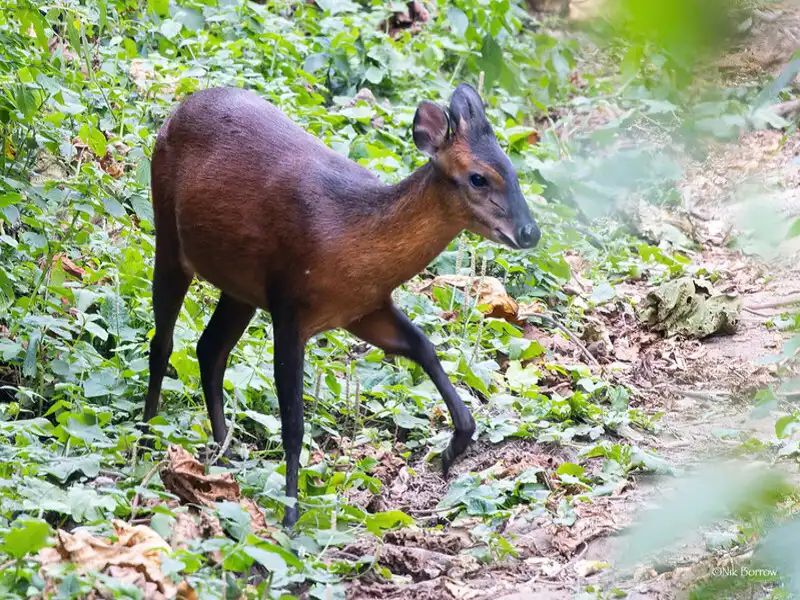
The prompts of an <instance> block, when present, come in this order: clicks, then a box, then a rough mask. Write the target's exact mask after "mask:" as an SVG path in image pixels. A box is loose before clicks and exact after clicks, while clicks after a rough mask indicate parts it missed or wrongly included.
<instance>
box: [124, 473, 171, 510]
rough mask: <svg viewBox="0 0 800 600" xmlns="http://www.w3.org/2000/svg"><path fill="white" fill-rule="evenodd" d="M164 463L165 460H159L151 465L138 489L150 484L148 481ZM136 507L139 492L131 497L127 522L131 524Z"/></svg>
mask: <svg viewBox="0 0 800 600" xmlns="http://www.w3.org/2000/svg"><path fill="white" fill-rule="evenodd" d="M165 462H166V461H165V460H160V461H158V462H157V463H156V464H155V465H153V468H152V469H150V470H149V471H148V472H147V475H145V476H144V479H142V483H140V484H139V487H141V488H146V487H147V484H148V483H150V480H151V479H152V478H153V476H154V475H155V474H156V471H158V470H159V469H160V468H161V466H162V465H163V464H164V463H165ZM138 506H139V492H136V494H135V495H134V496H133V500H131V516H130V518H129V519H128V522H131V521H133V520H134V519H135V518H136V509H137V508H138Z"/></svg>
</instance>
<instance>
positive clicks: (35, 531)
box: [0, 516, 52, 560]
mask: <svg viewBox="0 0 800 600" xmlns="http://www.w3.org/2000/svg"><path fill="white" fill-rule="evenodd" d="M51 533H52V530H51V529H50V525H48V524H47V522H46V521H44V520H42V519H33V518H31V517H27V516H23V517H19V518H18V519H17V520H16V521H14V522H13V523H12V524H11V530H10V531H8V532H7V533H6V534H5V535H4V536H3V541H2V542H1V543H0V552H4V553H5V554H8V555H9V556H10V557H11V558H14V559H16V560H19V559H21V558H23V557H24V556H26V555H28V554H32V553H34V552H38V551H39V550H41V549H42V548H44V547H46V546H48V545H49V544H48V538H49V537H50V534H51Z"/></svg>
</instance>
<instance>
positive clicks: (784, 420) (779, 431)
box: [775, 415, 797, 439]
mask: <svg viewBox="0 0 800 600" xmlns="http://www.w3.org/2000/svg"><path fill="white" fill-rule="evenodd" d="M796 422H797V417H795V416H794V415H786V416H783V417H781V418H780V419H778V421H777V422H776V423H775V435H776V436H778V439H782V438H784V437H786V436H787V433H786V429H787V428H788V427H789V426H790V425H792V424H794V423H796Z"/></svg>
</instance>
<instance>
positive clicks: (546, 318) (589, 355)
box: [531, 314, 603, 370]
mask: <svg viewBox="0 0 800 600" xmlns="http://www.w3.org/2000/svg"><path fill="white" fill-rule="evenodd" d="M531 317H535V318H538V319H541V320H542V321H545V322H547V323H549V324H550V325H552V326H553V327H557V328H558V329H560V330H561V331H562V332H564V334H566V336H567V337H568V338H569V339H570V340H571V341H572V343H573V344H575V345H576V346H577V347H578V348H579V349H580V351H581V354H583V356H584V357H585V358H586V360H587V361H589V363H591V364H592V365H593V366H594V367H596V368H598V369H600V370H602V369H603V366H602V365H601V364H600V363H599V362H598V361H597V359H596V358H595V357H594V356H592V353H591V352H589V351H588V350H587V349H586V346H584V345H583V342H581V340H580V339H579V338H578V336H577V335H575V334H574V333H572V332H571V331H570V330H569V329H567V328H566V327H565V326H564V325H562V324H561V323H559V322H558V321H556V320H555V319H554V318H553V317H551V316H549V315H544V314H536V315H531Z"/></svg>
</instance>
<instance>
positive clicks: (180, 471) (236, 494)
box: [160, 445, 270, 531]
mask: <svg viewBox="0 0 800 600" xmlns="http://www.w3.org/2000/svg"><path fill="white" fill-rule="evenodd" d="M160 475H161V481H162V482H163V483H164V487H165V488H166V489H167V490H168V491H170V492H172V493H173V494H175V495H176V496H178V497H179V498H180V499H181V500H182V501H183V502H185V503H188V504H198V505H200V506H205V507H208V508H215V507H216V505H217V502H222V501H225V500H228V501H229V502H238V503H240V504H241V505H242V506H243V507H244V508H245V510H247V512H248V513H249V514H250V523H251V525H252V527H253V531H262V530H267V529H270V528H269V527H267V523H266V521H265V519H264V514H263V513H262V512H261V511H260V510H259V508H258V507H257V506H256V504H255V502H253V501H252V500H251V499H250V498H242V493H241V490H240V489H239V484H238V483H237V482H236V480H235V479H234V478H233V475H231V474H230V473H219V474H215V475H206V474H205V467H204V466H203V464H202V463H201V462H200V461H198V460H197V459H196V458H194V457H193V456H192V455H191V454H189V453H188V452H187V451H186V450H185V449H184V448H183V447H181V446H177V445H172V446H170V447H169V448H168V449H167V464H166V466H164V467H162V468H161V471H160Z"/></svg>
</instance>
